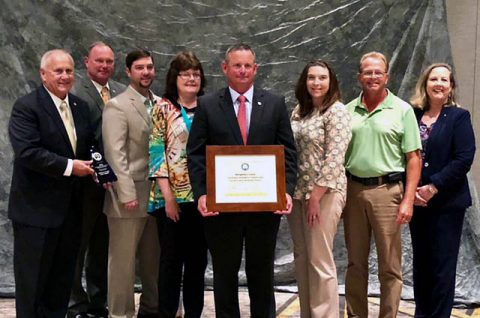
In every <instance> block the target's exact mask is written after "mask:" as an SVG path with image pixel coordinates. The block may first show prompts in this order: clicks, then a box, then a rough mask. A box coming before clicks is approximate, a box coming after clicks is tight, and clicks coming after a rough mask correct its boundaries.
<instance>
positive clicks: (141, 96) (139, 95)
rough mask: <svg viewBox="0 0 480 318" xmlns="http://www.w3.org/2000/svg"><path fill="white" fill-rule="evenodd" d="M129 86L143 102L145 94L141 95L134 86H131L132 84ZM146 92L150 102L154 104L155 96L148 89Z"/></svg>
mask: <svg viewBox="0 0 480 318" xmlns="http://www.w3.org/2000/svg"><path fill="white" fill-rule="evenodd" d="M130 88H131V89H132V91H134V92H135V94H137V95H138V97H139V98H140V99H141V101H142V103H144V104H145V101H146V100H147V98H146V97H145V96H143V95H142V94H140V93H139V92H138V91H137V90H136V89H135V88H133V86H132V85H130ZM148 94H149V95H150V100H151V101H152V103H153V104H155V98H154V97H153V93H152V91H150V90H149V91H148Z"/></svg>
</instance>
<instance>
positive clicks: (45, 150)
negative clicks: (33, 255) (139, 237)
mask: <svg viewBox="0 0 480 318" xmlns="http://www.w3.org/2000/svg"><path fill="white" fill-rule="evenodd" d="M68 99H69V104H70V109H71V110H72V116H73V120H74V123H75V132H76V135H77V149H76V155H75V154H74V152H73V149H72V146H71V144H70V140H69V138H68V134H67V131H66V129H65V126H64V124H63V121H62V118H61V117H60V114H59V112H58V110H57V108H56V106H55V104H54V103H53V100H52V98H51V97H50V95H49V94H48V92H47V90H46V89H45V88H44V87H43V85H42V86H40V87H39V88H38V89H36V90H35V91H33V92H31V93H30V94H28V95H26V96H23V97H21V98H20V99H18V100H17V101H16V102H15V104H14V105H13V109H12V114H11V116H10V122H9V126H8V133H9V136H10V142H11V143H12V148H13V152H14V163H13V175H12V184H11V188H10V198H9V204H8V216H9V218H10V219H12V220H13V221H15V222H18V223H22V224H26V225H31V226H37V227H44V228H54V227H58V226H60V225H61V224H62V223H63V220H64V219H65V216H66V215H67V214H68V213H69V212H70V211H69V208H70V207H71V200H72V199H73V196H80V194H79V193H78V190H79V189H81V186H80V183H81V181H80V178H78V177H75V176H70V177H65V176H63V173H64V171H65V169H66V167H67V161H68V159H75V158H78V159H83V160H89V158H90V154H89V147H90V146H91V145H92V142H93V130H92V129H91V125H90V122H89V117H88V106H87V105H86V103H85V102H84V101H83V100H81V99H80V98H78V97H76V96H74V95H72V94H69V95H68Z"/></svg>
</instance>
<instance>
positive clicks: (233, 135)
mask: <svg viewBox="0 0 480 318" xmlns="http://www.w3.org/2000/svg"><path fill="white" fill-rule="evenodd" d="M222 69H223V72H224V74H225V76H226V77H227V80H228V87H227V88H224V89H221V90H220V91H218V92H216V93H213V94H209V95H205V96H202V97H201V98H200V99H199V101H198V106H197V111H196V113H195V120H194V121H193V125H192V130H191V132H190V137H189V140H188V144H187V158H188V169H189V175H190V180H191V184H192V188H193V192H194V196H195V199H196V200H197V201H198V210H199V211H200V213H201V214H202V215H203V216H204V217H205V235H206V239H207V243H208V247H209V249H210V252H211V254H212V261H213V271H214V297H215V311H216V316H217V317H240V310H239V305H238V270H239V268H240V263H241V259H242V251H243V246H244V244H245V252H246V257H245V259H246V266H245V270H246V275H247V280H248V289H249V296H250V312H251V317H262V318H264V317H265V318H269V317H272V318H273V317H275V297H274V293H273V260H274V254H275V243H276V237H277V232H278V227H279V224H280V216H281V215H282V214H289V213H290V211H291V207H292V199H291V196H290V195H291V194H292V193H293V191H294V188H295V182H296V171H297V157H296V151H295V144H294V140H293V134H292V130H291V126H290V120H289V117H288V113H287V109H286V106H285V101H284V98H283V97H279V96H276V95H273V94H271V93H269V92H267V91H265V90H262V89H260V88H258V87H255V86H254V85H253V82H254V79H255V76H256V74H257V69H258V65H257V64H256V62H255V52H254V51H253V49H252V48H251V47H250V46H248V45H246V44H237V45H234V46H232V47H230V48H229V49H228V50H227V53H226V55H225V61H224V62H223V63H222ZM242 145H248V146H257V147H258V149H262V148H263V147H261V146H267V145H268V146H269V145H282V146H283V149H282V150H283V152H282V153H281V154H280V155H278V153H277V152H276V151H273V152H272V153H271V157H270V159H268V158H267V159H265V158H264V157H262V158H260V159H261V160H259V161H260V162H261V164H265V162H268V160H272V162H275V163H277V162H278V160H280V161H282V160H284V162H285V163H284V165H283V167H282V168H283V171H282V172H284V174H285V178H284V180H285V181H286V185H285V188H284V189H286V193H285V194H284V195H283V194H282V195H281V198H279V197H278V196H275V194H274V193H273V196H275V200H276V201H277V203H279V205H278V206H282V205H283V206H284V207H285V208H283V209H277V210H275V209H268V210H267V211H265V210H263V212H262V210H260V211H259V210H255V208H253V210H254V211H252V210H248V209H249V208H251V207H252V206H251V205H249V204H248V203H247V204H245V202H243V203H242V202H239V201H237V202H238V209H233V210H232V209H226V210H229V211H235V212H229V213H222V212H225V211H222V210H221V209H220V210H219V211H215V210H213V209H212V208H211V205H210V206H209V205H207V192H209V191H210V190H209V189H211V188H212V184H211V183H212V182H214V181H215V179H213V180H212V176H211V174H210V170H211V168H210V167H209V168H210V170H209V174H210V175H208V174H207V157H206V152H207V146H242ZM249 148H250V147H249ZM266 148H268V147H266ZM210 149H211V148H210ZM228 149H229V147H224V149H223V150H222V149H221V150H220V152H218V151H217V155H220V156H217V157H221V156H222V155H228V154H229V151H228ZM230 149H231V148H230ZM262 151H264V150H259V154H260V155H261V154H262V153H261V152H262ZM243 156H244V157H245V158H249V157H250V156H251V155H249V154H247V155H245V154H243ZM267 156H268V154H267ZM272 156H273V157H272ZM259 157H261V156H259ZM223 159H227V160H223V161H222V160H220V161H218V162H219V165H218V166H219V167H220V169H218V167H217V169H215V170H214V172H215V173H216V174H219V173H220V174H225V170H228V171H227V172H226V173H227V175H228V174H229V173H230V174H232V175H231V176H230V177H229V176H227V178H226V179H228V180H233V179H235V180H234V181H235V182H237V180H239V182H240V183H241V182H242V181H241V180H245V179H246V180H249V182H250V183H251V184H254V183H255V182H256V180H257V178H265V176H264V175H263V174H262V173H259V172H258V171H260V169H257V170H255V167H254V166H252V164H253V165H254V164H255V162H254V161H252V162H250V161H248V162H247V161H245V162H243V161H242V160H241V159H242V158H241V157H240V161H241V162H240V161H239V160H234V162H237V161H239V162H240V171H238V172H235V171H234V169H233V168H232V169H229V167H228V166H227V165H226V164H225V163H224V162H228V158H223ZM246 169H247V170H246ZM249 169H253V170H249ZM273 171H276V172H278V170H275V169H274V170H273ZM252 173H255V175H252ZM277 176H278V174H277V173H275V175H272V176H270V177H271V178H276V177H277ZM237 178H238V179H237ZM207 179H208V182H207ZM279 180H280V181H279ZM282 180H283V178H278V177H277V179H276V181H277V182H284V181H282ZM265 181H267V180H265ZM259 182H260V181H259ZM216 189H217V190H218V185H217V188H216ZM239 189H240V190H239V191H235V190H234V189H233V187H232V188H231V189H230V190H232V191H231V192H228V193H227V194H226V195H223V200H224V201H225V197H226V196H228V195H230V194H232V193H234V194H235V195H237V194H238V193H243V195H240V196H243V197H245V196H248V195H253V194H255V195H258V194H259V191H254V192H252V193H253V194H252V193H250V194H249V192H248V191H244V189H243V190H242V187H239ZM242 191H243V192H242ZM265 191H271V189H265ZM273 192H275V191H273ZM260 196H264V197H268V194H265V195H263V194H260ZM283 196H285V198H283ZM209 198H211V193H209ZM267 201H268V199H267ZM208 202H209V204H210V202H212V200H210V199H209V201H208ZM254 203H255V202H254ZM258 203H261V202H258ZM263 203H265V202H263ZM228 204H229V207H231V205H232V202H229V203H228ZM236 204H237V203H235V202H233V205H236ZM253 207H255V204H254V205H253ZM251 212H254V213H251Z"/></svg>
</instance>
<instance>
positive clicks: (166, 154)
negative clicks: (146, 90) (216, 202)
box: [148, 98, 194, 212]
mask: <svg viewBox="0 0 480 318" xmlns="http://www.w3.org/2000/svg"><path fill="white" fill-rule="evenodd" d="M185 110H186V111H187V116H188V117H189V118H190V119H192V117H193V114H194V113H193V110H190V109H186V108H185ZM152 123H153V129H152V134H151V136H150V163H149V177H150V178H151V179H156V178H168V179H169V181H170V186H171V188H172V191H173V194H174V195H175V197H176V198H177V202H178V203H182V202H193V192H192V187H191V185H190V178H189V176H188V168H187V150H186V147H187V140H188V135H189V131H188V128H187V125H186V124H185V120H184V118H183V116H182V111H181V106H180V105H178V104H177V103H173V102H171V101H170V100H168V99H167V98H162V99H160V100H159V101H157V104H156V105H155V106H154V108H153V111H152ZM164 206H165V200H164V198H163V195H162V193H161V191H160V188H159V187H158V185H157V183H156V182H154V183H153V185H152V190H151V191H150V200H149V203H148V212H154V211H155V210H157V209H159V208H162V207H164Z"/></svg>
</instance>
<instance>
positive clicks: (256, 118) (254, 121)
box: [247, 88, 265, 144]
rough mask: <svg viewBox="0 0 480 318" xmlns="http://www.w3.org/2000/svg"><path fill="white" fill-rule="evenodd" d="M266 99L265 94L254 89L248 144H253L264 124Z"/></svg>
mask: <svg viewBox="0 0 480 318" xmlns="http://www.w3.org/2000/svg"><path fill="white" fill-rule="evenodd" d="M264 103H265V101H264V99H263V93H262V92H261V91H257V89H256V88H254V89H253V101H252V115H251V116H250V127H249V129H248V142H247V144H250V143H251V140H255V133H256V132H257V129H258V127H260V126H261V124H262V117H263V110H264Z"/></svg>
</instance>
